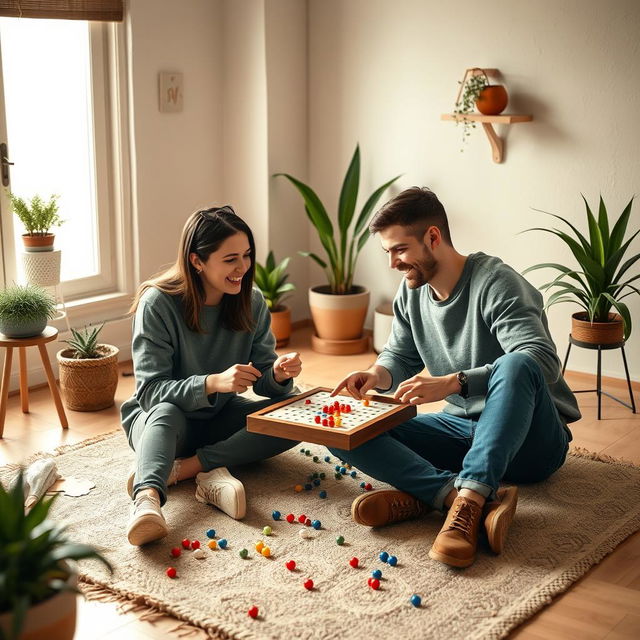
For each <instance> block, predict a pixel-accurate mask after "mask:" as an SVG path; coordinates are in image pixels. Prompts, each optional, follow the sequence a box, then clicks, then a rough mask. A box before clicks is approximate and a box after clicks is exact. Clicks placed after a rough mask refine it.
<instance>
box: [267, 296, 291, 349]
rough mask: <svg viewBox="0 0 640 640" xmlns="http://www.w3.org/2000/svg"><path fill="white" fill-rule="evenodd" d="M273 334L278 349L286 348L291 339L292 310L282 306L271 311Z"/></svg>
mask: <svg viewBox="0 0 640 640" xmlns="http://www.w3.org/2000/svg"><path fill="white" fill-rule="evenodd" d="M271 333H273V335H274V337H275V339H276V347H286V346H287V345H288V344H289V339H290V338H291V309H289V307H286V306H284V305H282V306H281V307H280V308H278V309H276V310H274V311H271Z"/></svg>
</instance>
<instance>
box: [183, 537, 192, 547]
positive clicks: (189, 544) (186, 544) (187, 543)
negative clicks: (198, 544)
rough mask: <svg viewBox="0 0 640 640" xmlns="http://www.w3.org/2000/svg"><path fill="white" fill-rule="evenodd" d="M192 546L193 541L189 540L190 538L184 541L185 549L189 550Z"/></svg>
mask: <svg viewBox="0 0 640 640" xmlns="http://www.w3.org/2000/svg"><path fill="white" fill-rule="evenodd" d="M190 546H191V540H189V538H185V539H184V540H183V541H182V547H183V549H188V548H189V547H190Z"/></svg>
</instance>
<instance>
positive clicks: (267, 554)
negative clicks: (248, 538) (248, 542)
mask: <svg viewBox="0 0 640 640" xmlns="http://www.w3.org/2000/svg"><path fill="white" fill-rule="evenodd" d="M260 553H261V554H262V555H263V556H264V557H265V558H268V557H270V556H271V549H269V547H262V551H261V552H260Z"/></svg>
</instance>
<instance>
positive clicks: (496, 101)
mask: <svg viewBox="0 0 640 640" xmlns="http://www.w3.org/2000/svg"><path fill="white" fill-rule="evenodd" d="M508 103H509V96H508V94H507V90H506V89H505V88H504V87H503V86H502V85H501V84H490V85H487V86H486V87H485V88H484V89H483V90H482V91H481V92H480V95H479V96H478V99H477V100H476V107H477V109H478V111H479V112H480V113H483V114H484V115H485V116H497V115H498V114H499V113H502V112H503V111H504V110H505V109H506V108H507V104H508Z"/></svg>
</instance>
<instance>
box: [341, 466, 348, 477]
mask: <svg viewBox="0 0 640 640" xmlns="http://www.w3.org/2000/svg"><path fill="white" fill-rule="evenodd" d="M340 473H341V474H342V475H343V476H344V475H346V473H347V468H346V467H340Z"/></svg>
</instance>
